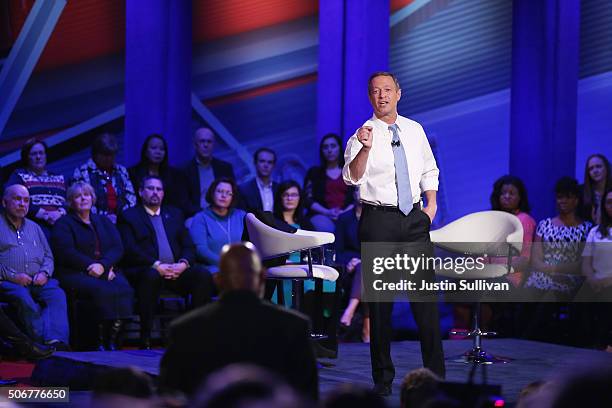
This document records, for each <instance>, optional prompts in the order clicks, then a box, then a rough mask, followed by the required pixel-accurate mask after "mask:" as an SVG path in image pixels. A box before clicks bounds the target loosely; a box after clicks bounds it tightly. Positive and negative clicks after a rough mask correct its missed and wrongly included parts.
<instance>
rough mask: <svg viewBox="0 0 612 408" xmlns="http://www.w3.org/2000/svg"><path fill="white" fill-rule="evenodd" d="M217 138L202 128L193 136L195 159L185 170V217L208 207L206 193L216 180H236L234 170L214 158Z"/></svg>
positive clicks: (210, 131) (227, 164)
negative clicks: (223, 178) (224, 178)
mask: <svg viewBox="0 0 612 408" xmlns="http://www.w3.org/2000/svg"><path fill="white" fill-rule="evenodd" d="M215 144H216V138H215V134H214V133H213V131H212V130H210V129H209V128H207V127H201V128H199V129H197V130H196V131H195V133H194V134H193V147H194V149H195V153H196V154H195V157H194V158H193V160H191V161H190V162H189V163H188V164H187V166H186V167H185V169H184V173H185V177H186V181H185V182H186V183H187V189H186V190H187V204H186V208H184V211H185V216H186V217H191V216H192V215H194V214H195V213H197V212H198V211H200V210H201V209H202V208H205V207H206V206H208V203H207V202H206V192H207V191H208V187H210V185H211V184H212V182H213V181H214V180H215V179H218V178H221V177H228V178H231V179H234V178H235V177H234V168H233V167H232V165H231V164H230V163H228V162H226V161H223V160H219V159H217V158H215V157H213V151H214V150H215Z"/></svg>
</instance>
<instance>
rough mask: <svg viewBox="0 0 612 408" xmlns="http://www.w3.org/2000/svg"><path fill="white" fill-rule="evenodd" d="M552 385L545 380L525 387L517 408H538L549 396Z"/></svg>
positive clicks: (517, 402) (519, 397)
mask: <svg viewBox="0 0 612 408" xmlns="http://www.w3.org/2000/svg"><path fill="white" fill-rule="evenodd" d="M551 385H552V384H551V383H550V382H548V381H543V380H536V381H533V382H530V383H529V384H527V385H526V386H524V387H523V388H522V389H521V391H520V392H519V396H518V400H517V401H516V408H538V407H541V406H542V402H543V401H544V400H545V399H546V398H548V397H549V396H548V395H547V394H546V393H547V392H549V391H551V389H552V387H551Z"/></svg>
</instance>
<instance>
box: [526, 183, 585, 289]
mask: <svg viewBox="0 0 612 408" xmlns="http://www.w3.org/2000/svg"><path fill="white" fill-rule="evenodd" d="M555 194H556V200H557V211H558V214H557V216H556V217H553V218H546V219H544V220H542V221H540V222H539V223H538V227H537V228H536V235H535V240H534V242H535V245H534V246H533V252H532V259H531V262H532V267H533V271H532V272H531V275H530V276H529V277H528V278H527V282H526V284H525V286H526V287H528V288H534V289H538V290H541V291H546V292H553V293H559V294H565V295H569V294H572V293H573V292H574V291H575V290H576V289H578V287H579V286H580V285H581V284H582V281H583V277H582V275H581V274H580V266H581V254H582V248H583V247H584V242H585V240H586V237H587V234H588V233H589V230H590V229H591V228H592V227H593V224H592V223H591V222H589V221H585V220H583V219H581V218H580V217H579V216H578V214H577V212H576V210H577V209H578V203H579V201H580V199H579V197H580V190H579V186H578V182H577V181H576V180H574V179H573V178H571V177H563V178H561V179H560V180H559V181H557V184H556V186H555Z"/></svg>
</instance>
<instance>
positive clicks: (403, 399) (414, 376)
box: [400, 368, 442, 408]
mask: <svg viewBox="0 0 612 408" xmlns="http://www.w3.org/2000/svg"><path fill="white" fill-rule="evenodd" d="M440 382H442V379H441V378H440V377H438V376H437V375H436V374H435V373H434V372H433V371H431V370H430V369H428V368H416V369H414V370H412V371H410V372H409V373H408V374H406V376H404V378H403V380H402V385H401V389H400V405H401V406H402V408H412V407H420V406H422V405H423V404H425V403H426V402H427V401H428V400H429V399H430V398H431V397H433V396H434V395H435V392H436V389H437V387H438V384H439V383H440Z"/></svg>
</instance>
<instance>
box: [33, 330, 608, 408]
mask: <svg viewBox="0 0 612 408" xmlns="http://www.w3.org/2000/svg"><path fill="white" fill-rule="evenodd" d="M483 345H484V347H485V349H486V350H487V351H488V352H490V353H492V354H495V355H499V356H504V357H509V358H512V359H513V360H512V361H511V362H510V363H508V364H495V365H489V366H487V367H486V376H487V382H488V383H491V384H501V386H502V393H503V396H504V398H505V399H506V402H507V403H512V402H515V401H516V397H517V396H518V393H519V391H520V389H521V388H522V387H523V386H525V385H527V384H529V383H530V382H532V381H535V380H539V379H550V378H553V377H554V376H557V375H559V374H563V373H567V372H570V370H571V369H572V368H574V367H576V366H577V365H585V364H589V363H591V364H593V363H601V362H604V361H606V362H609V363H610V364H612V353H606V352H603V351H596V350H588V349H580V348H574V347H567V346H560V345H556V344H549V343H539V342H534V341H527V340H516V339H491V340H485V341H484V343H483ZM470 347H471V340H445V341H444V352H445V355H446V356H447V357H449V356H455V355H459V354H461V353H463V352H464V351H465V350H467V349H469V348H470ZM162 354H163V350H151V351H144V350H125V351H117V352H72V353H67V352H58V353H56V354H55V355H54V356H53V357H51V358H49V359H47V360H43V361H41V362H39V363H38V364H37V366H36V368H35V369H34V372H33V374H32V380H33V381H36V382H38V383H40V384H41V385H43V384H44V385H48V386H51V385H54V386H70V387H71V388H72V389H75V390H76V389H77V388H81V389H87V388H88V387H87V384H88V383H91V381H92V380H93V378H94V377H95V375H96V373H97V372H100V371H102V370H105V369H107V368H109V367H125V366H135V367H139V368H140V369H142V370H144V371H146V372H148V373H150V374H151V375H153V376H157V374H158V367H159V360H160V358H161V356H162ZM392 354H393V361H394V362H395V368H396V379H395V382H394V384H393V395H392V396H391V397H390V398H389V402H390V405H391V406H398V405H399V386H400V383H401V379H402V377H403V376H404V374H406V373H407V372H409V371H410V370H412V369H414V368H417V367H420V366H421V356H420V347H419V343H418V342H416V341H402V342H394V343H393V345H392ZM321 361H322V362H324V363H330V364H332V365H333V366H332V367H324V368H321V369H320V371H319V376H320V389H321V395H322V396H323V397H324V396H325V395H327V394H328V393H329V391H330V390H332V389H333V388H334V387H335V386H337V385H338V384H343V383H354V384H363V385H364V386H368V387H369V386H371V377H370V357H369V346H368V345H367V344H361V343H347V344H340V348H339V353H338V358H337V359H333V360H327V359H322V360H321ZM325 365H327V364H325ZM446 369H447V379H448V380H449V381H455V382H465V381H466V380H467V378H468V376H469V373H470V369H471V366H470V365H466V364H463V363H457V362H452V361H447V364H446ZM482 373H483V369H482V367H479V368H478V371H477V372H476V375H475V377H474V379H475V382H476V383H480V382H482V379H483V377H482ZM74 396H75V397H76V398H74V399H73V400H82V398H83V395H82V393H75V394H74Z"/></svg>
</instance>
